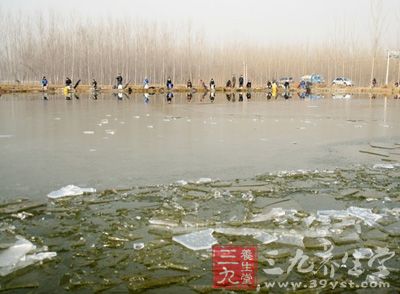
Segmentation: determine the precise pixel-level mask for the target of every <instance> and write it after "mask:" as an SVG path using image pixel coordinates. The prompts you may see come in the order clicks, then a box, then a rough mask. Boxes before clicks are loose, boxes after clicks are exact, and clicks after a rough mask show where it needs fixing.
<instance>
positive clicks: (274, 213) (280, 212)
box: [250, 207, 285, 223]
mask: <svg viewBox="0 0 400 294" xmlns="http://www.w3.org/2000/svg"><path fill="white" fill-rule="evenodd" d="M284 215H285V210H284V209H282V208H281V207H274V208H272V209H269V210H268V212H266V213H261V214H258V215H256V216H254V217H253V218H252V219H251V220H250V222H254V223H256V222H263V221H267V220H271V219H274V218H277V217H281V216H284Z"/></svg>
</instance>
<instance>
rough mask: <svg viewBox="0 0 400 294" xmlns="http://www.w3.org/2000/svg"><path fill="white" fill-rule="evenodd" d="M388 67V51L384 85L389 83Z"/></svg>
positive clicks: (388, 53)
mask: <svg viewBox="0 0 400 294" xmlns="http://www.w3.org/2000/svg"><path fill="white" fill-rule="evenodd" d="M389 65H390V51H389V50H388V52H387V61H386V79H385V85H386V86H387V85H388V82H389Z"/></svg>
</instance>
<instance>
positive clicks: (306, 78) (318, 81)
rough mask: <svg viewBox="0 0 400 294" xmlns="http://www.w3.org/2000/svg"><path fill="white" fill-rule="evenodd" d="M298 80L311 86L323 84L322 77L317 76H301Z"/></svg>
mask: <svg viewBox="0 0 400 294" xmlns="http://www.w3.org/2000/svg"><path fill="white" fill-rule="evenodd" d="M300 80H301V81H304V82H309V83H312V84H322V83H323V82H325V80H324V78H323V76H321V75H319V74H311V75H305V76H302V77H301V79H300Z"/></svg>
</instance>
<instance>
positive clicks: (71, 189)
mask: <svg viewBox="0 0 400 294" xmlns="http://www.w3.org/2000/svg"><path fill="white" fill-rule="evenodd" d="M95 192H96V189H94V188H80V187H78V186H74V185H68V186H65V187H62V188H61V189H60V190H57V191H53V192H50V193H49V194H47V197H49V198H52V199H57V198H62V197H67V196H78V195H83V193H95Z"/></svg>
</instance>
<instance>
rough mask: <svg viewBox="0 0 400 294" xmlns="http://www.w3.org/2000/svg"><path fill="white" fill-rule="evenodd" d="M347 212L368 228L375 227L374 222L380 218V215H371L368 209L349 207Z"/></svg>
mask: <svg viewBox="0 0 400 294" xmlns="http://www.w3.org/2000/svg"><path fill="white" fill-rule="evenodd" d="M347 212H348V213H349V214H350V215H352V216H355V217H357V218H359V219H361V220H363V221H364V223H365V224H367V225H369V226H374V225H376V222H377V221H378V220H379V219H381V218H382V215H379V214H376V213H373V212H372V210H371V209H370V208H361V207H355V206H352V207H349V208H348V209H347Z"/></svg>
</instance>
